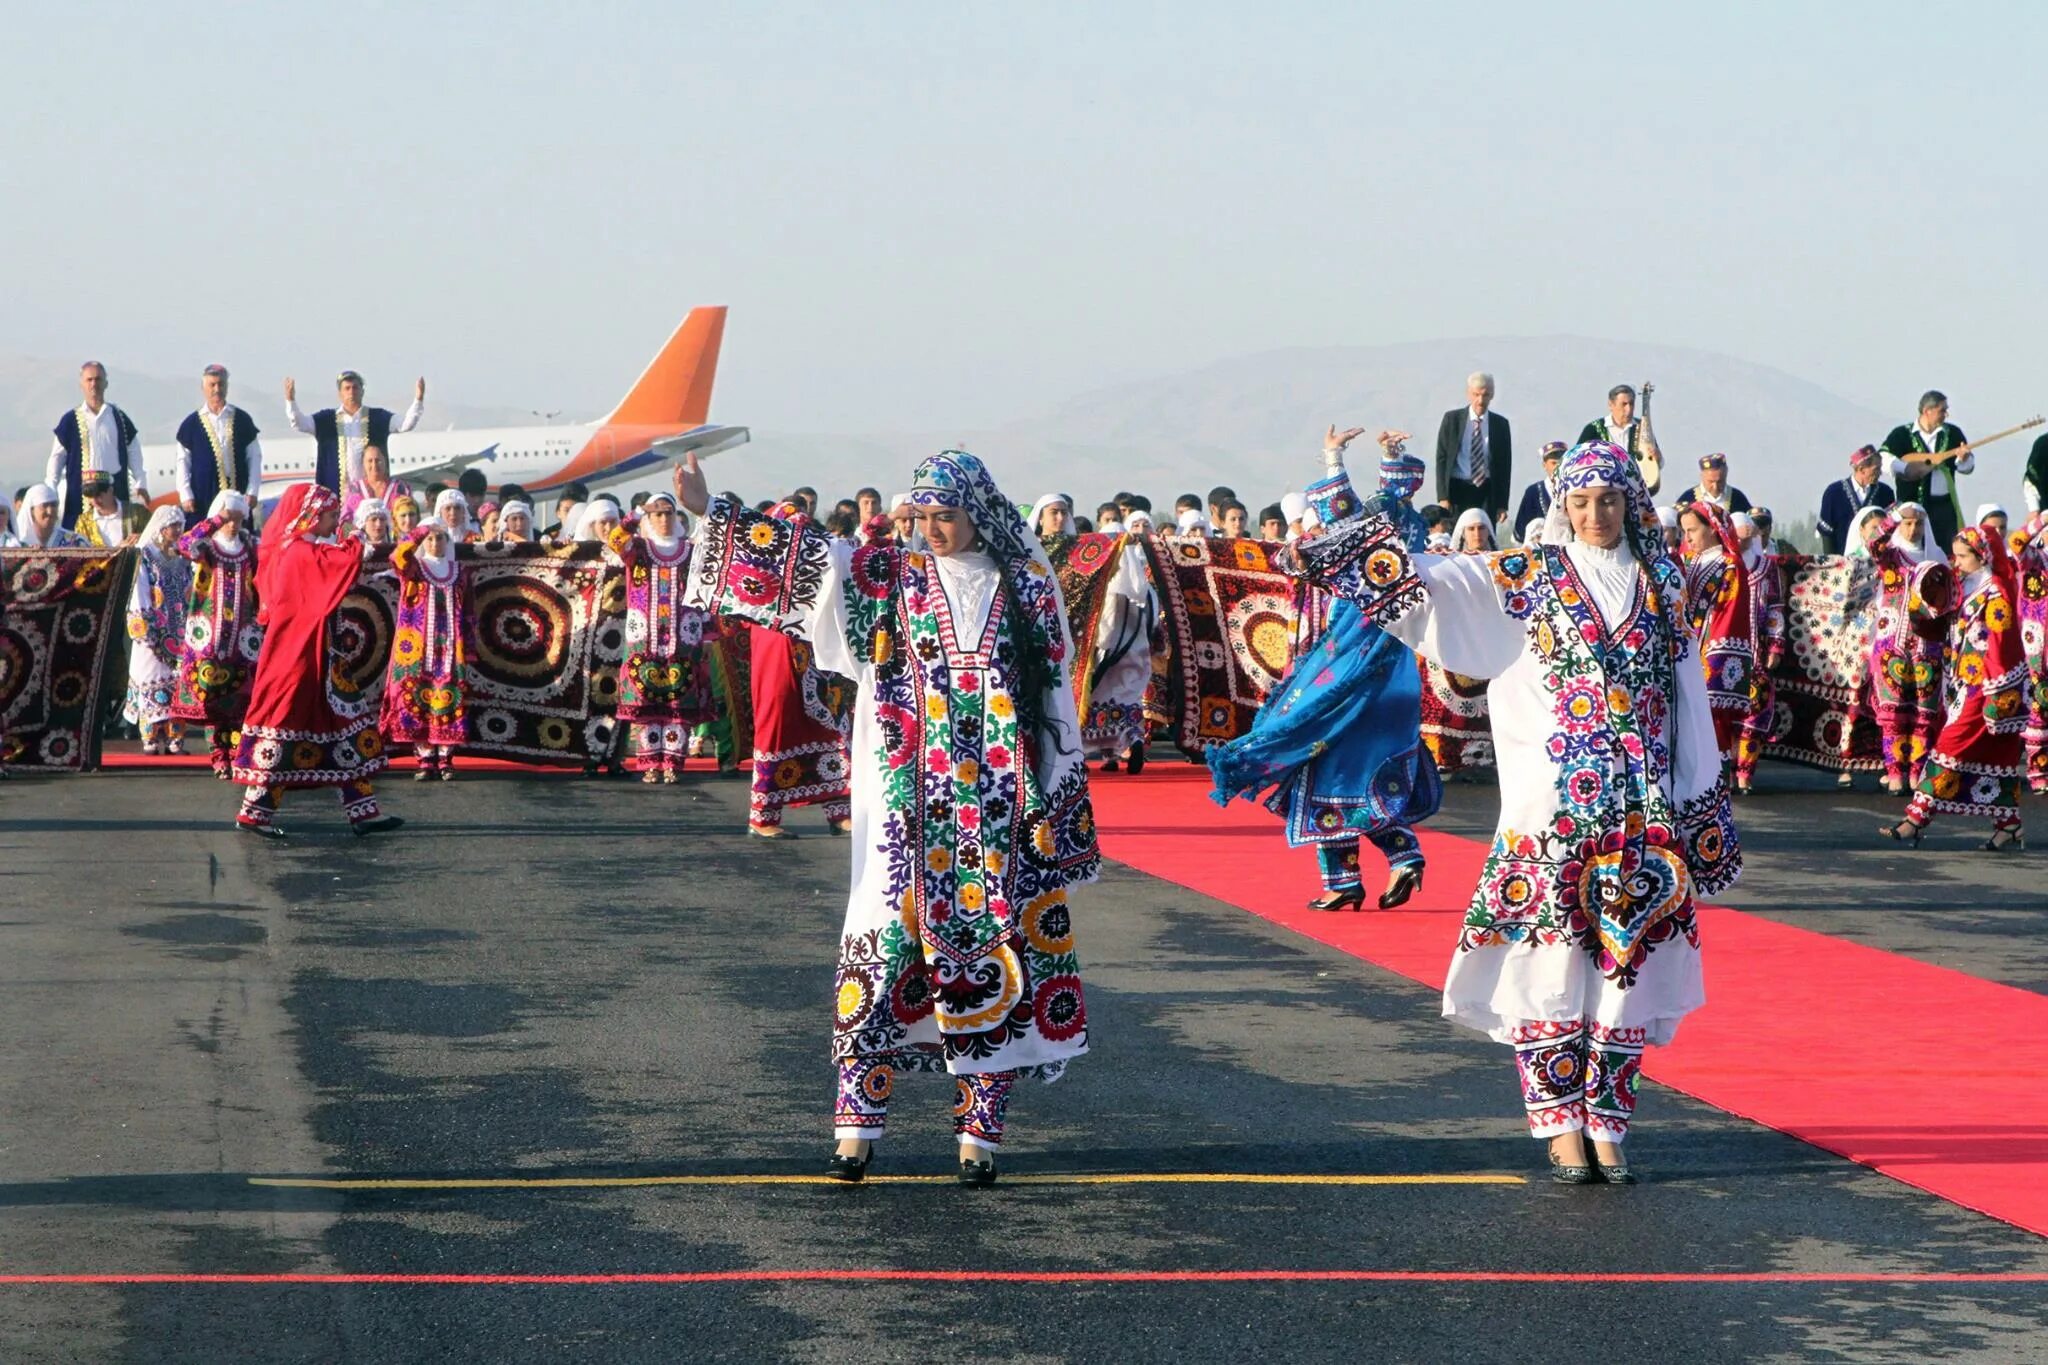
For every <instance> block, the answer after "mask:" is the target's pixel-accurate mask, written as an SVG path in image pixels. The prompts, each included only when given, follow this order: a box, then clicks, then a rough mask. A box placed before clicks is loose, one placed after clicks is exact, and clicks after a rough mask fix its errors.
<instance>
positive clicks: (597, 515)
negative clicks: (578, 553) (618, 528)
mask: <svg viewBox="0 0 2048 1365" xmlns="http://www.w3.org/2000/svg"><path fill="white" fill-rule="evenodd" d="M607 517H609V518H610V519H611V520H613V521H617V520H618V519H619V505H618V504H617V503H615V502H613V501H612V500H611V499H610V498H592V499H591V500H590V501H589V502H586V503H584V504H583V507H582V509H581V510H580V511H578V512H577V514H576V531H575V535H576V539H578V540H596V539H597V525H596V523H597V522H599V521H601V520H603V519H605V518H607ZM564 529H565V530H566V529H567V525H566V523H565V524H564Z"/></svg>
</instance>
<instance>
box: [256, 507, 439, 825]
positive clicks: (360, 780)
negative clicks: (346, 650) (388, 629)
mask: <svg viewBox="0 0 2048 1365" xmlns="http://www.w3.org/2000/svg"><path fill="white" fill-rule="evenodd" d="M340 520H341V498H340V497H339V495H337V494H335V493H334V492H333V491H331V490H329V489H326V488H322V487H319V486H317V485H314V484H309V483H299V484H293V485H292V486H291V487H290V488H287V489H286V490H285V493H284V497H282V498H281V499H279V500H278V505H277V511H276V512H275V513H274V514H273V515H272V516H271V518H270V520H269V522H267V523H266V524H265V526H264V528H263V544H262V546H261V547H260V549H259V551H258V554H257V558H256V591H257V597H258V600H259V601H260V602H261V603H262V607H261V612H260V615H259V616H258V619H259V620H260V621H261V622H262V623H263V625H264V628H265V629H264V636H263V648H262V651H261V652H260V653H259V654H258V655H257V657H256V676H255V678H254V680H253V681H252V682H251V683H250V685H249V709H248V712H247V714H246V715H245V716H244V718H243V721H242V738H241V742H240V744H238V745H237V746H236V749H235V761H234V769H233V771H234V779H235V781H237V782H239V783H241V784H242V785H243V786H245V787H247V788H248V789H249V790H248V793H247V794H246V795H245V796H244V797H243V798H242V809H241V813H240V814H238V815H237V816H236V817H235V823H236V825H238V826H239V827H241V828H242V829H245V830H247V831H249V832H250V833H252V834H260V835H264V836H266V837H269V838H273V839H275V838H282V837H283V835H284V831H283V830H282V829H280V828H279V827H278V825H277V824H276V821H275V815H276V810H277V799H278V797H279V796H280V795H281V794H282V793H283V792H284V790H285V789H286V788H288V787H334V788H336V789H337V790H338V791H339V793H340V796H341V808H342V812H343V813H344V814H345V815H347V816H348V819H349V824H350V825H351V826H352V827H353V828H354V830H355V832H356V833H357V834H358V835H366V834H375V833H378V832H380V831H383V830H389V829H397V828H398V827H399V826H400V825H402V824H404V823H405V822H404V821H403V820H401V819H399V818H398V817H397V816H395V815H380V814H379V812H378V810H377V798H376V796H375V795H374V793H373V792H372V791H371V787H370V778H371V776H372V775H373V774H375V773H376V772H378V771H380V770H381V769H382V768H383V767H384V741H383V738H382V737H381V736H380V735H379V734H378V733H377V713H376V710H375V709H374V708H373V707H371V706H370V705H369V704H368V703H367V702H366V701H365V700H364V699H363V695H362V693H361V692H360V691H359V690H357V688H356V687H355V686H354V685H353V684H352V683H351V682H350V681H349V679H348V677H347V675H346V673H345V672H344V671H343V669H342V667H341V658H340V656H339V654H338V652H337V649H336V645H335V641H334V621H335V613H336V612H337V611H338V610H339V609H340V607H341V601H342V599H343V598H344V597H347V596H348V592H349V589H350V588H352V587H354V586H355V581H356V573H357V571H358V570H359V569H360V568H361V567H362V562H363V547H362V542H361V541H359V540H357V539H355V538H354V537H353V536H351V537H350V538H348V539H347V540H343V541H340V542H337V541H336V540H335V539H334V531H335V527H336V526H337V525H338V524H339V523H340Z"/></svg>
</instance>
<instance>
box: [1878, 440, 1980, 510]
mask: <svg viewBox="0 0 2048 1365" xmlns="http://www.w3.org/2000/svg"><path fill="white" fill-rule="evenodd" d="M1913 430H1914V431H1916V432H1918V433H1919V434H1920V444H1921V445H1924V446H1926V447H1927V448H1928V449H1929V450H1930V451H1931V450H1933V449H1934V442H1935V439H1936V438H1937V437H1939V436H1940V435H1941V428H1940V427H1936V428H1935V429H1934V430H1932V431H1929V430H1927V429H1926V428H1925V427H1923V426H1921V425H1920V424H1919V423H1918V422H1915V423H1914V424H1913ZM1950 465H1954V466H1955V472H1956V474H1972V473H1975V472H1976V469H1977V452H1976V451H1974V450H1972V451H1970V452H1968V453H1966V454H1963V455H1958V456H1956V457H1955V458H1954V459H1953V460H1943V461H1942V462H1941V463H1940V464H1938V465H1935V466H1934V467H1933V468H1934V472H1933V473H1931V474H1926V481H1927V496H1928V497H1930V498H1945V497H1947V496H1948V495H1949V494H1950V493H1951V492H1953V491H1954V489H1955V486H1956V485H1955V475H1954V474H1950V473H1949V466H1950ZM1927 468H1928V466H1927V464H1926V462H1925V461H1920V462H1917V463H1913V464H1908V463H1906V461H1905V460H1903V459H1901V458H1900V457H1899V456H1897V455H1894V456H1892V463H1891V470H1892V480H1893V482H1894V483H1897V482H1899V481H1901V480H1903V481H1905V482H1908V483H1918V482H1920V479H1919V478H1918V477H1914V476H1918V475H1921V474H1923V473H1924V472H1925V471H1926V470H1927ZM1909 469H1910V470H1912V471H1913V475H1912V476H1909V475H1908V474H1907V473H1906V471H1907V470H1909ZM1899 501H1901V502H1918V501H1919V499H1918V498H1909V497H1907V496H1906V494H1905V490H1904V489H1901V490H1900V491H1899Z"/></svg>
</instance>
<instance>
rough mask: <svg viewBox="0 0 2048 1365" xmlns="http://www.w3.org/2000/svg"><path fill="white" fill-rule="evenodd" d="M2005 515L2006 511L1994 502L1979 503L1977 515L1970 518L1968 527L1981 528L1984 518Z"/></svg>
mask: <svg viewBox="0 0 2048 1365" xmlns="http://www.w3.org/2000/svg"><path fill="white" fill-rule="evenodd" d="M2005 515H2006V510H2005V508H2004V506H2003V505H2002V504H1999V503H1995V502H1985V503H1979V504H1978V505H1977V515H1976V516H1974V517H1971V518H1970V525H1972V526H1982V525H1983V524H1984V518H1986V517H2003V516H2005Z"/></svg>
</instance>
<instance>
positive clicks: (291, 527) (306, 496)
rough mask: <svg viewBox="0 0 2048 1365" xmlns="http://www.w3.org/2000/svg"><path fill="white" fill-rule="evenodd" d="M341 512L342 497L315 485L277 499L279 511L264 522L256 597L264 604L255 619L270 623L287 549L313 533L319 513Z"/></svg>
mask: <svg viewBox="0 0 2048 1365" xmlns="http://www.w3.org/2000/svg"><path fill="white" fill-rule="evenodd" d="M330 507H331V508H333V509H334V510H335V511H336V512H337V513H338V512H339V511H340V510H341V495H340V494H338V493H336V492H334V490H332V489H330V488H323V487H321V486H320V485H319V484H316V483H295V484H293V485H292V486H291V487H289V488H287V489H285V490H284V496H283V497H281V498H279V499H278V500H277V510H276V511H275V512H273V513H272V514H271V516H270V520H269V521H266V522H264V523H263V544H262V546H261V547H260V548H259V549H258V551H257V555H256V597H257V600H258V601H259V602H261V603H263V604H265V605H264V606H262V607H259V608H258V610H257V615H256V619H257V620H258V621H261V622H264V623H265V624H268V622H269V620H270V614H269V610H268V603H269V601H270V599H271V597H272V595H273V594H275V593H277V592H279V591H281V590H282V588H283V586H284V584H283V582H282V579H281V575H282V574H283V572H284V554H283V551H284V549H285V547H286V546H288V545H290V544H291V543H292V542H293V541H296V540H300V539H303V538H304V537H306V536H309V535H311V534H312V533H313V528H314V527H315V526H317V525H318V524H319V522H320V514H321V513H323V512H325V511H326V510H327V509H328V508H330Z"/></svg>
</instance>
